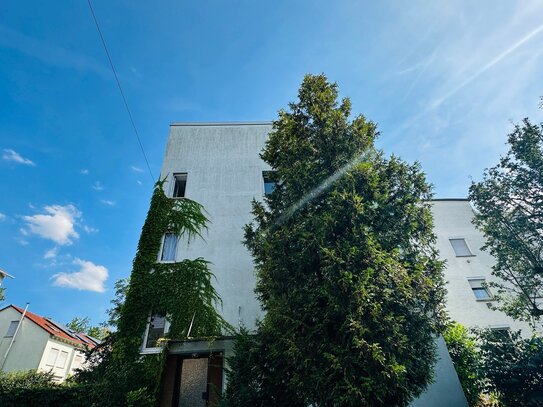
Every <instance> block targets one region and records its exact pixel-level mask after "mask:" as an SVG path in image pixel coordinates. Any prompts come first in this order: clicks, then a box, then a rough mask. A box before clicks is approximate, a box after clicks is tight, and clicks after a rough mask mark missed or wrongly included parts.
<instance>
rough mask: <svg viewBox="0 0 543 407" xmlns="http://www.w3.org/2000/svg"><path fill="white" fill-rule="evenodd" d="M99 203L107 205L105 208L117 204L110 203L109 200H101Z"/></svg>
mask: <svg viewBox="0 0 543 407" xmlns="http://www.w3.org/2000/svg"><path fill="white" fill-rule="evenodd" d="M100 202H102V203H103V204H104V205H107V206H115V205H117V202H115V201H110V200H109V199H102V200H101V201H100Z"/></svg>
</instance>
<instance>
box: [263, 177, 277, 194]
mask: <svg viewBox="0 0 543 407" xmlns="http://www.w3.org/2000/svg"><path fill="white" fill-rule="evenodd" d="M262 179H263V180H264V195H266V196H267V195H270V194H271V193H272V192H273V191H274V189H275V179H276V173H275V171H262Z"/></svg>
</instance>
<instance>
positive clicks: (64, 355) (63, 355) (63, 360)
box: [57, 351, 68, 369]
mask: <svg viewBox="0 0 543 407" xmlns="http://www.w3.org/2000/svg"><path fill="white" fill-rule="evenodd" d="M67 359H68V352H65V351H62V352H60V356H59V357H58V359H57V367H60V368H61V369H64V366H66V360H67Z"/></svg>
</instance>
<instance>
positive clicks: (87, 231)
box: [83, 225, 99, 235]
mask: <svg viewBox="0 0 543 407" xmlns="http://www.w3.org/2000/svg"><path fill="white" fill-rule="evenodd" d="M83 230H84V231H85V233H87V234H89V235H90V234H92V233H98V232H99V230H98V229H96V228H93V227H90V226H87V225H83Z"/></svg>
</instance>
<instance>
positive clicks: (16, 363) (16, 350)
mask: <svg viewBox="0 0 543 407" xmlns="http://www.w3.org/2000/svg"><path fill="white" fill-rule="evenodd" d="M23 312H24V310H23V309H21V308H19V307H17V306H15V305H8V306H7V307H5V308H3V309H1V310H0V335H1V336H0V370H2V371H4V372H14V371H21V370H30V369H36V370H38V371H43V372H52V373H53V374H54V379H55V380H56V381H58V382H62V381H64V380H65V379H66V378H67V377H68V376H70V375H72V374H73V373H74V371H75V369H78V368H80V367H82V365H83V364H84V362H85V357H84V350H85V349H86V348H93V347H95V346H96V345H97V344H98V342H97V341H96V340H95V339H93V338H91V337H89V336H87V335H84V334H80V333H74V332H72V331H70V330H69V329H68V328H66V327H65V326H63V325H61V324H58V323H56V322H53V321H52V320H50V319H48V318H44V317H41V316H39V315H36V314H34V313H32V312H29V311H27V312H26V314H25V317H24V319H23V320H22V323H21V317H22V315H23ZM19 325H20V327H19V329H17V328H18V326H19ZM14 335H15V340H13V339H14ZM12 341H13V345H12V346H11V348H10V344H11V343H12ZM8 349H9V351H8Z"/></svg>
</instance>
